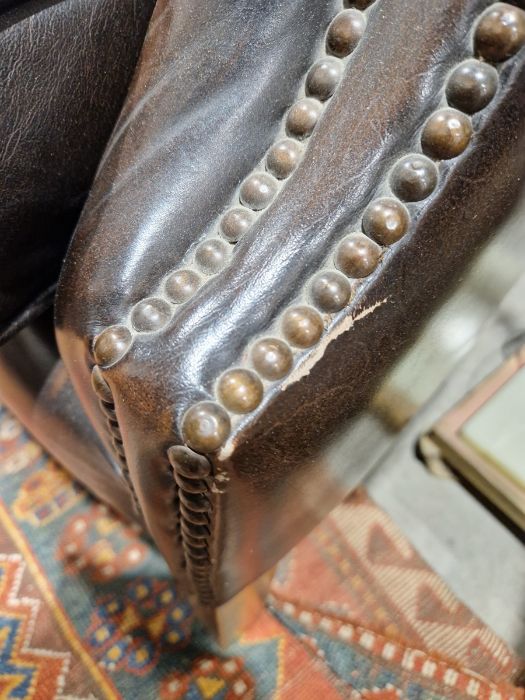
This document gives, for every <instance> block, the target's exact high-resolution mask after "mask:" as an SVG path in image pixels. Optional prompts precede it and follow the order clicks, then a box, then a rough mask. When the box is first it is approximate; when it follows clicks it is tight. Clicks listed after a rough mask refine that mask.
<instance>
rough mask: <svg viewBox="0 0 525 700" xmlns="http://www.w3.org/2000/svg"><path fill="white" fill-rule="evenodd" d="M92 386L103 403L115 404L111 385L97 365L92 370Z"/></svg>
mask: <svg viewBox="0 0 525 700" xmlns="http://www.w3.org/2000/svg"><path fill="white" fill-rule="evenodd" d="M91 386H92V387H93V391H94V392H95V394H96V395H97V396H98V398H99V399H100V400H101V401H103V402H104V403H109V404H112V403H113V394H112V393H111V389H110V387H109V384H108V383H107V381H106V380H105V379H104V377H103V376H102V372H101V370H100V367H99V366H98V365H95V366H94V367H93V369H92V370H91Z"/></svg>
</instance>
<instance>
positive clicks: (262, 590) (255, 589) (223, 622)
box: [200, 569, 275, 648]
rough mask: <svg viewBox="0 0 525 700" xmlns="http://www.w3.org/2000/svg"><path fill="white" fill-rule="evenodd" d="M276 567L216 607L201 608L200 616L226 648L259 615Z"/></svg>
mask: <svg viewBox="0 0 525 700" xmlns="http://www.w3.org/2000/svg"><path fill="white" fill-rule="evenodd" d="M274 571H275V569H271V570H270V571H267V572H266V573H264V574H263V575H262V576H260V577H259V578H258V579H257V580H256V581H254V582H253V583H251V584H250V585H249V586H246V588H243V590H242V591H240V593H237V595H236V596H234V597H233V598H232V599H231V600H229V601H228V602H227V603H224V604H223V605H219V606H218V607H214V608H201V609H200V616H201V619H202V620H203V621H204V623H205V624H206V626H207V627H208V628H209V630H210V632H211V633H212V634H213V635H214V636H215V638H216V639H217V640H218V642H219V644H220V646H221V647H223V648H225V647H228V646H229V645H230V644H232V643H233V642H234V641H235V640H236V639H238V638H239V637H240V636H241V635H242V633H243V632H244V630H245V629H247V628H248V627H249V626H250V625H251V624H253V623H254V622H255V620H256V619H257V618H258V617H259V615H260V614H261V612H262V611H263V609H264V602H265V600H266V596H267V594H268V591H269V588H270V582H271V580H272V577H273V574H274Z"/></svg>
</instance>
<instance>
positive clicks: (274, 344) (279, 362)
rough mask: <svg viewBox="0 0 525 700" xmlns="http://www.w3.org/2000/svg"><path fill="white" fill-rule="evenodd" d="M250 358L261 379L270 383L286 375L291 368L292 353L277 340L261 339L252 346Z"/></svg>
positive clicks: (283, 343)
mask: <svg viewBox="0 0 525 700" xmlns="http://www.w3.org/2000/svg"><path fill="white" fill-rule="evenodd" d="M251 356H252V362H253V366H254V367H255V369H256V370H257V372H258V373H259V374H260V375H261V377H264V379H268V380H269V381H272V382H273V381H275V380H276V379H281V378H282V377H284V376H285V375H287V374H288V372H289V371H290V369H291V368H292V363H293V355H292V351H291V350H290V348H289V346H288V345H287V343H285V342H284V341H283V340H279V339H278V338H261V340H258V341H257V342H256V343H255V345H254V346H253V348H252V353H251Z"/></svg>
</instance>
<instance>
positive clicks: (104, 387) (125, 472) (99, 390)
mask: <svg viewBox="0 0 525 700" xmlns="http://www.w3.org/2000/svg"><path fill="white" fill-rule="evenodd" d="M91 386H92V387H93V391H94V392H95V394H96V395H97V398H98V400H99V406H100V410H101V411H102V413H103V414H104V416H105V417H106V430H107V433H108V435H109V438H110V440H111V444H112V446H113V451H114V453H115V456H116V458H117V461H118V463H119V465H120V469H121V473H122V476H123V477H124V480H125V482H126V484H127V486H128V488H129V490H130V492H131V496H132V500H133V505H134V507H135V510H136V511H137V512H139V513H140V512H141V508H140V504H139V500H138V498H137V494H136V493H135V489H134V487H133V483H132V481H131V477H130V475H129V467H128V461H127V459H126V453H125V451H124V442H123V440H122V433H121V432H120V427H119V424H118V420H117V413H116V411H115V401H114V398H113V393H112V391H111V387H110V386H109V384H108V383H107V382H106V380H105V379H104V377H103V376H102V372H101V371H100V367H98V366H97V365H95V366H94V367H93V370H92V372H91Z"/></svg>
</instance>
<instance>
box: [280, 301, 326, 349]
mask: <svg viewBox="0 0 525 700" xmlns="http://www.w3.org/2000/svg"><path fill="white" fill-rule="evenodd" d="M282 329H283V333H284V337H285V338H286V340H288V342H289V343H291V344H292V345H296V346H297V347H300V348H309V347H311V346H312V345H315V344H316V343H317V341H318V340H319V338H320V337H321V335H322V333H323V330H324V326H323V319H322V318H321V316H320V315H319V313H318V312H317V311H316V310H315V309H313V308H312V307H311V306H292V307H291V308H289V309H288V310H287V311H285V313H284V315H283V320H282Z"/></svg>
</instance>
